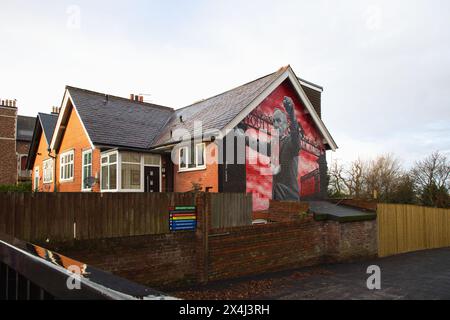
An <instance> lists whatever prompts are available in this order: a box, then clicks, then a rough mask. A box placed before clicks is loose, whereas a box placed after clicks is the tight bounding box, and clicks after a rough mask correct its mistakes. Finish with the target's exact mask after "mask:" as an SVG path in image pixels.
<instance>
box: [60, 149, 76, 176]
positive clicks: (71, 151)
mask: <svg viewBox="0 0 450 320" xmlns="http://www.w3.org/2000/svg"><path fill="white" fill-rule="evenodd" d="M70 155H72V158H73V159H72V160H71V161H69V162H67V163H64V164H63V163H62V162H63V158H65V157H67V156H70ZM63 165H64V167H65V166H70V165H72V176H71V177H70V178H67V177H66V178H64V177H63ZM74 172H75V150H69V151H65V152H63V153H61V155H60V156H59V181H60V182H72V181H73V178H74V175H75V173H74Z"/></svg>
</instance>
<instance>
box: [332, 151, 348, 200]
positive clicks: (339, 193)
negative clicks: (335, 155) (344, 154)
mask: <svg viewBox="0 0 450 320" xmlns="http://www.w3.org/2000/svg"><path fill="white" fill-rule="evenodd" d="M328 176H329V184H328V187H329V189H328V190H329V191H328V194H329V196H330V197H332V198H341V197H344V196H345V195H346V193H347V189H346V186H345V183H344V178H343V177H344V167H343V166H342V165H341V164H340V163H338V162H337V161H336V160H335V161H333V163H332V164H331V167H330V170H329V171H328Z"/></svg>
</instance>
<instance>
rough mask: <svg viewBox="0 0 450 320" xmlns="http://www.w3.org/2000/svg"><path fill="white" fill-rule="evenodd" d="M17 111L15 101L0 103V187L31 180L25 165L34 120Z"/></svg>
mask: <svg viewBox="0 0 450 320" xmlns="http://www.w3.org/2000/svg"><path fill="white" fill-rule="evenodd" d="M17 111H18V110H17V106H16V100H1V101H0V149H1V150H2V154H1V155H0V185H13V184H16V183H18V182H26V181H29V180H30V179H31V172H30V171H29V170H27V168H26V165H27V158H28V152H29V148H30V143H31V138H32V135H33V129H34V123H35V120H36V118H34V117H26V116H20V115H18V114H17Z"/></svg>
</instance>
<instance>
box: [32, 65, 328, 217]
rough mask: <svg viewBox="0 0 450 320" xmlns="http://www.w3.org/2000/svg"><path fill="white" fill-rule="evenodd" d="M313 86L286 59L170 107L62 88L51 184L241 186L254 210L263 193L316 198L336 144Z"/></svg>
mask: <svg viewBox="0 0 450 320" xmlns="http://www.w3.org/2000/svg"><path fill="white" fill-rule="evenodd" d="M322 91H323V88H322V87H320V86H317V85H315V84H312V83H310V82H307V81H305V80H302V79H300V78H298V77H297V76H296V75H295V73H294V71H293V70H292V68H291V67H290V66H287V67H283V68H281V69H280V70H278V71H276V72H274V73H271V74H269V75H267V76H264V77H262V78H259V79H256V80H254V81H252V82H249V83H246V84H244V85H241V86H239V87H237V88H234V89H232V90H229V91H226V92H224V93H222V94H219V95H216V96H214V97H211V98H208V99H205V100H201V101H199V102H197V103H195V104H193V105H190V106H187V107H185V108H181V109H178V110H173V109H172V108H168V107H164V106H159V105H155V104H150V103H146V102H144V101H143V98H142V97H141V96H134V95H131V96H130V99H126V98H121V97H116V96H112V95H108V94H103V93H98V92H94V91H89V90H84V89H79V88H75V87H70V86H68V87H66V90H65V93H64V98H63V102H62V105H61V111H60V114H59V116H58V120H57V124H56V127H55V131H54V134H53V136H52V139H51V142H50V149H51V150H52V154H51V155H52V156H53V157H54V158H55V160H56V163H55V170H54V171H55V172H56V177H54V178H55V179H54V180H55V183H54V185H55V187H56V190H58V191H62V192H80V191H84V192H89V191H94V192H186V191H190V190H192V189H195V188H201V189H202V190H205V191H209V192H249V193H252V194H253V198H254V209H255V210H264V209H267V207H268V205H269V200H270V199H277V200H300V199H309V198H316V197H323V196H324V194H325V193H326V167H327V165H326V157H325V153H326V151H327V150H336V148H337V145H336V143H335V141H334V140H333V138H332V137H331V135H330V133H329V131H328V130H327V128H326V127H325V124H324V123H323V121H322V119H321V94H322ZM199 124H200V125H201V128H200V129H199V128H198V126H199ZM180 133H183V134H180ZM242 137H243V138H244V139H241V138H242ZM274 137H278V138H279V139H278V140H279V142H277V141H275V140H274V139H273V138H274ZM238 141H240V142H243V145H242V146H239V145H238V143H237V142H238ZM272 141H275V142H274V143H272ZM229 145H231V146H232V147H231V148H229ZM38 149H40V147H39V148H38ZM272 149H273V150H272ZM278 150H279V152H276V151H278ZM274 155H276V156H274ZM239 157H240V158H242V159H238V158H239ZM31 158H32V156H31V155H30V159H31ZM36 159H37V157H36ZM272 160H273V161H272ZM271 161H272V162H271ZM36 166H39V162H34V163H33V162H30V163H29V168H30V169H32V168H34V169H36V168H35V167H36ZM34 171H36V170H34Z"/></svg>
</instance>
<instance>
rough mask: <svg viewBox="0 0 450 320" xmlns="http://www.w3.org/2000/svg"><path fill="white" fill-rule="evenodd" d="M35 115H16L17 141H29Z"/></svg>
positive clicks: (31, 135)
mask: <svg viewBox="0 0 450 320" xmlns="http://www.w3.org/2000/svg"><path fill="white" fill-rule="evenodd" d="M35 123H36V118H35V117H25V116H17V138H16V140H19V141H26V142H30V141H31V139H32V138H33V131H34V125H35Z"/></svg>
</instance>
